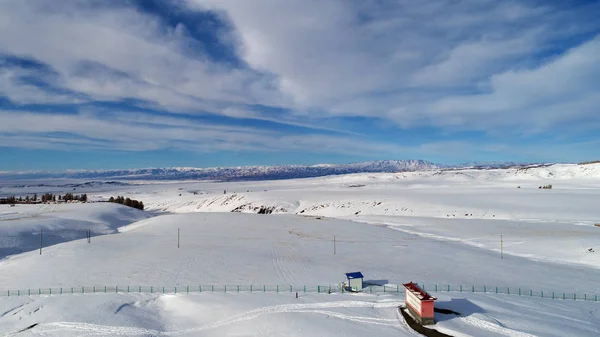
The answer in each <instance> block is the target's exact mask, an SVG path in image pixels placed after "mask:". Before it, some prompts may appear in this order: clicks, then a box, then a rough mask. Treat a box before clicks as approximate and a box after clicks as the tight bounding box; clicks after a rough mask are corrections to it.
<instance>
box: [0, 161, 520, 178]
mask: <svg viewBox="0 0 600 337" xmlns="http://www.w3.org/2000/svg"><path fill="white" fill-rule="evenodd" d="M524 165H528V164H516V163H487V164H484V165H483V164H482V165H479V166H477V165H474V163H472V164H465V165H442V164H434V163H432V162H428V161H425V160H377V161H368V162H358V163H350V164H318V165H276V166H238V167H211V168H194V167H168V168H143V169H129V170H91V171H85V170H82V171H64V172H44V171H30V172H0V177H1V178H2V179H11V180H15V179H42V178H68V179H119V180H219V181H236V180H238V181H241V180H276V179H294V178H312V177H321V176H327V175H339V174H350V173H395V172H412V171H427V170H439V169H453V168H482V169H490V168H508V167H516V166H524Z"/></svg>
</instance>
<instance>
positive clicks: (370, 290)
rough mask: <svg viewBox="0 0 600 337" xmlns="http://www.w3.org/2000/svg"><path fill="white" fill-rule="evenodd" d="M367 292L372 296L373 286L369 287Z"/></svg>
mask: <svg viewBox="0 0 600 337" xmlns="http://www.w3.org/2000/svg"><path fill="white" fill-rule="evenodd" d="M369 292H370V293H371V294H372V293H373V286H369Z"/></svg>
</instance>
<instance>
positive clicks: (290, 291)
mask: <svg viewBox="0 0 600 337" xmlns="http://www.w3.org/2000/svg"><path fill="white" fill-rule="evenodd" d="M290 292H292V285H291V284H290Z"/></svg>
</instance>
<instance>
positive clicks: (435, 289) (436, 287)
mask: <svg viewBox="0 0 600 337" xmlns="http://www.w3.org/2000/svg"><path fill="white" fill-rule="evenodd" d="M435 292H436V293H437V284H436V285H435Z"/></svg>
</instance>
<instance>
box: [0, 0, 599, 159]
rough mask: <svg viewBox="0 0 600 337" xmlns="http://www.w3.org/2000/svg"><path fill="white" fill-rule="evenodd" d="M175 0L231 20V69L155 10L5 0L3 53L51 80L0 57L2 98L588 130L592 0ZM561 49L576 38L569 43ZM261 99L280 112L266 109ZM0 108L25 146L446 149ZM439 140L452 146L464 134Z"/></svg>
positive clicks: (277, 117) (148, 117)
mask: <svg viewBox="0 0 600 337" xmlns="http://www.w3.org/2000/svg"><path fill="white" fill-rule="evenodd" d="M185 3H186V4H187V7H185V8H184V9H185V10H206V9H208V10H214V11H216V12H217V13H219V15H220V16H221V17H222V18H223V20H227V21H228V22H229V23H230V24H231V27H232V29H233V30H232V31H226V30H224V31H222V32H220V33H219V36H220V37H221V41H222V42H224V43H228V44H232V45H233V47H234V49H235V52H237V54H238V56H239V58H240V61H241V65H239V66H234V65H231V64H229V63H221V62H218V61H217V60H214V59H211V58H210V57H208V56H207V55H204V54H202V52H195V53H190V48H191V47H189V46H190V45H198V44H201V43H202V41H193V40H192V38H191V36H190V34H189V31H188V28H187V27H185V25H184V24H183V23H180V24H178V25H176V26H175V27H174V28H169V27H165V26H164V25H163V22H161V21H160V20H159V19H158V18H157V17H155V16H153V15H151V14H148V13H142V12H140V11H137V10H135V9H133V8H127V7H126V6H125V5H120V6H118V7H110V6H109V5H106V4H102V2H98V3H97V4H100V5H94V6H92V5H91V3H89V2H86V1H60V0H57V1H52V3H51V4H50V3H49V2H48V1H44V0H30V1H2V2H0V31H1V32H2V34H0V55H1V54H8V55H15V56H17V57H25V58H31V59H35V60H38V61H39V62H42V63H44V64H46V65H47V66H48V67H49V68H50V69H52V71H53V74H54V75H53V76H50V77H47V78H44V82H45V83H46V84H47V85H48V86H49V87H52V89H53V91H49V90H45V89H44V88H43V87H39V86H35V85H32V84H30V83H27V82H24V81H21V80H20V78H21V77H23V76H34V77H35V76H41V75H40V74H36V73H35V71H34V70H31V69H25V68H22V67H19V66H15V65H12V66H10V67H3V68H0V96H6V97H7V98H8V99H10V100H11V101H12V102H14V103H15V104H31V103H38V104H57V103H61V104H63V103H77V102H81V101H87V100H89V101H105V100H108V101H114V100H117V101H118V100H121V99H126V98H133V99H138V100H142V101H147V102H148V103H147V104H148V106H149V107H151V108H156V109H160V110H161V111H162V112H163V113H165V112H166V113H173V114H182V113H184V114H198V113H204V112H209V113H213V114H221V115H224V116H227V117H230V118H237V119H240V120H241V119H246V118H251V119H255V120H262V121H270V122H277V123H281V124H287V125H295V126H301V127H307V128H312V129H315V130H321V131H335V132H338V134H339V133H340V131H341V133H342V134H343V133H344V129H343V127H340V126H337V125H329V124H328V123H327V121H328V120H329V119H330V118H331V117H335V116H342V117H343V116H367V117H374V118H378V119H381V120H382V121H383V123H388V124H391V123H390V122H393V123H395V125H400V126H402V127H406V128H410V127H413V126H422V125H425V126H436V127H440V128H443V129H444V130H447V131H453V130H477V131H485V132H488V133H495V132H499V130H500V131H504V132H505V131H510V132H512V133H526V132H546V131H548V130H550V129H553V128H557V127H559V126H564V127H568V128H569V130H571V131H577V130H578V129H586V128H587V129H588V130H589V128H590V127H591V126H593V125H598V123H600V120H599V118H600V117H599V116H598V114H597V110H596V109H597V108H596V107H597V106H598V105H599V104H600V98H599V95H598V94H597V93H598V92H599V89H600V88H599V83H600V82H598V80H597V79H598V78H600V68H599V67H600V66H599V64H600V62H599V61H600V42H599V41H600V38H599V37H596V38H594V39H592V40H589V41H587V42H585V43H582V42H577V41H581V40H583V37H584V36H588V37H589V36H591V35H593V34H597V32H598V29H599V28H600V22H599V21H598V20H585V19H581V18H592V17H594V14H598V15H600V5H599V4H591V5H589V6H588V7H586V8H583V9H581V8H572V9H565V8H559V7H555V6H559V5H558V4H556V3H548V2H536V1H528V2H521V1H494V0H463V1H398V2H385V1H383V2H361V1H345V0H331V1H318V0H286V1H279V0H255V1H233V0H185ZM539 4H542V5H539ZM567 44H568V45H570V46H572V48H571V50H570V51H568V52H566V53H564V50H563V49H564V48H565V46H566V45H567ZM552 53H555V54H552ZM550 54H552V58H551V59H548V58H547V57H548V56H549V55H550ZM542 56H543V59H542V58H541V57H542ZM261 105H263V106H269V107H279V108H282V109H281V110H277V112H275V113H272V112H267V111H263V110H266V109H261V108H259V107H257V106H261ZM271 111H272V110H271ZM0 116H1V117H2V120H3V123H2V125H0V131H1V132H2V136H3V137H5V138H6V137H9V138H10V140H12V141H15V142H16V141H17V140H20V143H19V144H30V146H41V145H39V144H41V143H43V142H44V139H45V140H46V141H49V142H52V143H53V144H56V146H72V145H73V144H72V140H71V139H72V137H70V136H69V137H57V136H56V135H55V133H65V134H68V135H76V136H79V137H80V138H81V139H80V140H78V142H79V143H78V144H79V145H80V146H89V147H104V146H106V147H110V146H114V145H115V144H118V145H119V146H122V147H123V148H127V149H131V150H144V149H157V148H169V147H176V148H184V147H188V148H194V149H195V150H198V151H212V150H215V149H217V150H218V149H238V150H241V149H244V150H252V149H256V150H263V151H266V150H276V151H287V150H305V149H307V148H310V149H314V150H315V151H327V152H336V151H337V153H349V152H351V153H359V152H362V153H364V152H369V151H370V149H371V150H372V149H373V148H378V151H381V152H384V153H392V154H395V155H396V156H399V155H403V154H404V153H403V152H402V151H408V152H410V151H417V152H415V153H432V154H438V153H440V151H439V149H440V148H441V147H440V145H439V144H438V143H435V142H430V143H427V145H426V146H425V145H424V146H423V147H421V148H419V147H418V146H414V147H403V146H398V145H393V144H389V143H383V144H382V143H379V142H369V141H368V140H366V139H364V138H362V137H349V136H347V135H343V136H324V135H323V134H322V132H313V133H311V134H310V137H306V136H300V135H294V134H283V133H280V132H277V131H265V130H258V129H253V128H249V127H246V128H234V127H230V126H225V125H217V124H205V123H199V122H192V120H191V119H186V118H181V117H173V116H169V117H166V116H164V115H160V116H158V115H152V114H147V113H139V114H134V113H132V112H122V113H120V114H119V113H116V112H115V113H112V114H107V115H106V116H103V115H102V113H99V112H97V111H96V112H95V111H90V112H87V114H86V113H85V111H83V112H81V113H80V114H77V115H67V114H64V113H61V112H60V111H57V112H56V113H54V114H52V113H47V114H44V115H38V114H33V113H20V112H15V111H4V112H3V111H0ZM238 122H239V121H238ZM23 123H25V124H23ZM24 125H27V126H26V127H25V126H24ZM369 132H371V133H373V132H377V130H367V132H365V133H369ZM4 143H7V142H4ZM8 143H10V142H8ZM36 144H38V145H36ZM60 144H62V145H60ZM443 145H444V146H452V148H455V149H462V146H463V145H464V144H462V143H460V142H455V143H449V144H448V143H444V144H443ZM419 151H420V152H419ZM457 151H458V150H457Z"/></svg>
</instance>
